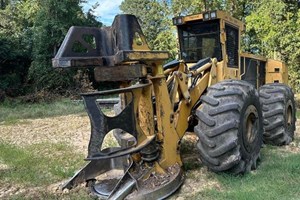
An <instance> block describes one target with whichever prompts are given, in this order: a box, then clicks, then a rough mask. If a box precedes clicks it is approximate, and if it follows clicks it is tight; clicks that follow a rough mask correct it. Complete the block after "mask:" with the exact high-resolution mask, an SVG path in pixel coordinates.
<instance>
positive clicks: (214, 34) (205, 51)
mask: <svg viewBox="0 0 300 200" xmlns="http://www.w3.org/2000/svg"><path fill="white" fill-rule="evenodd" d="M178 34H179V40H180V52H181V58H182V59H184V60H185V61H186V62H197V61H198V60H201V59H203V58H207V57H210V58H217V59H218V60H219V61H220V60H222V55H221V45H220V31H219V20H214V21H205V22H191V23H188V24H185V25H181V26H178Z"/></svg>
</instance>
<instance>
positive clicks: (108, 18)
mask: <svg viewBox="0 0 300 200" xmlns="http://www.w3.org/2000/svg"><path fill="white" fill-rule="evenodd" d="M122 1H123V0H88V1H87V3H85V4H83V10H84V11H87V10H88V9H89V8H91V7H92V6H93V5H95V3H97V2H98V3H99V6H98V7H97V9H96V10H95V15H96V16H97V18H98V19H99V21H101V22H102V23H103V24H104V25H107V26H110V25H111V24H112V22H113V20H114V17H115V16H116V15H117V14H119V13H121V11H120V9H119V6H120V5H121V2H122Z"/></svg>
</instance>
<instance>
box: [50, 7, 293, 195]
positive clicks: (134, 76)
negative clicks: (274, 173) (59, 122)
mask: <svg viewBox="0 0 300 200" xmlns="http://www.w3.org/2000/svg"><path fill="white" fill-rule="evenodd" d="M173 24H174V25H176V27H177V30H178V39H179V45H180V55H179V58H180V59H179V60H174V61H171V62H169V63H167V64H165V63H166V61H167V60H168V59H169V54H168V52H167V51H151V50H150V49H149V47H148V45H147V42H146V40H145V37H144V35H143V33H142V30H141V28H140V25H139V23H138V21H137V19H136V17H135V16H133V15H117V16H116V17H115V19H114V22H113V24H112V26H110V27H102V28H91V27H71V28H70V30H69V32H68V33H67V36H66V38H65V40H64V42H63V43H62V45H61V47H60V49H59V51H58V53H57V55H56V57H55V58H54V59H53V66H54V67H61V68H69V67H71V68H72V67H86V68H93V69H94V74H95V79H96V80H97V81H100V82H101V81H120V82H122V84H120V88H119V89H113V90H106V91H96V92H91V93H84V94H81V95H82V98H83V100H84V104H85V107H86V110H87V113H88V115H89V118H90V122H91V137H90V142H89V146H88V156H87V158H86V161H88V163H87V165H86V166H85V167H84V168H82V169H81V170H80V171H78V172H77V173H76V174H75V175H74V177H73V178H71V179H70V180H69V181H68V182H67V183H66V184H65V185H63V187H62V188H68V189H71V188H73V187H75V186H76V185H78V184H80V183H84V182H86V183H88V184H87V185H88V186H89V187H90V188H91V191H92V192H93V193H94V194H96V195H97V196H99V197H103V198H108V199H164V198H166V197H168V196H170V195H171V194H172V193H173V192H175V191H176V190H177V189H178V188H179V187H180V186H181V185H182V183H183V181H184V172H183V171H182V165H183V163H182V160H181V156H180V144H181V139H182V138H183V136H184V135H185V133H186V132H187V131H188V130H189V131H194V132H195V134H196V135H197V136H198V142H197V147H198V149H199V156H200V158H201V160H202V163H203V164H204V165H206V166H207V167H208V168H209V169H210V170H212V171H215V172H227V173H233V174H243V173H245V172H248V171H250V170H251V169H255V168H256V166H257V161H258V160H259V158H260V148H261V146H262V144H263V142H265V143H271V144H275V145H284V144H288V143H290V142H291V141H292V139H293V135H294V130H295V121H296V118H295V113H296V111H295V102H294V94H293V92H292V90H291V89H290V88H289V87H288V86H287V85H286V84H287V81H288V78H287V76H288V75H287V74H288V72H287V67H286V66H285V65H284V63H282V62H280V61H276V60H271V59H267V58H264V57H262V56H257V55H253V54H249V53H241V51H240V43H241V35H242V33H243V32H244V29H245V26H244V24H243V23H242V22H241V21H239V20H237V19H235V18H233V17H231V16H230V15H228V14H227V13H225V12H223V11H210V12H204V13H200V14H195V15H189V16H180V17H175V18H173ZM112 94H115V95H119V96H120V102H119V104H118V106H116V109H115V111H116V115H115V116H114V117H111V116H107V115H106V114H105V113H104V112H103V111H102V110H101V106H100V104H99V100H100V99H101V98H102V97H103V96H105V95H112ZM110 131H114V135H115V137H116V138H117V140H118V141H119V143H120V146H119V147H113V148H106V149H103V148H102V143H103V140H104V138H105V136H106V135H107V133H109V132H110Z"/></svg>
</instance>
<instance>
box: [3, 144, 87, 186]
mask: <svg viewBox="0 0 300 200" xmlns="http://www.w3.org/2000/svg"><path fill="white" fill-rule="evenodd" d="M0 152H1V154H0V163H1V164H4V165H6V166H7V167H5V168H4V169H3V170H0V180H1V181H4V182H9V183H15V184H21V185H24V186H47V185H49V184H51V183H55V182H58V181H61V180H63V179H65V178H68V177H71V176H72V175H73V174H74V172H75V171H76V170H78V169H79V168H80V167H81V166H83V164H84V161H83V158H84V156H83V155H80V154H78V153H74V149H72V148H71V147H68V146H67V145H66V144H63V143H60V144H51V143H40V144H36V145H31V146H29V147H26V148H20V147H17V146H14V145H11V144H6V143H0Z"/></svg>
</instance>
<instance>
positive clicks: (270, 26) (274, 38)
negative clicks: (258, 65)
mask: <svg viewBox="0 0 300 200" xmlns="http://www.w3.org/2000/svg"><path fill="white" fill-rule="evenodd" d="M297 6H298V2H297V1H284V0H263V1H260V2H259V3H256V4H254V7H255V8H254V9H253V12H252V13H251V14H250V15H249V16H247V17H246V22H247V32H248V33H251V34H250V38H255V39H254V40H252V41H250V42H248V45H249V46H250V48H249V49H250V50H251V48H252V47H256V49H257V51H256V53H260V54H263V55H265V56H267V57H268V58H273V59H281V60H283V61H285V62H286V63H287V65H288V67H289V75H290V84H291V85H292V86H293V87H294V89H295V90H296V91H299V89H300V85H299V80H300V75H299V73H298V72H299V70H300V59H299V57H300V50H299V49H300V33H299V29H300V11H299V10H298V7H297ZM270 8H272V9H270ZM254 52H255V51H254Z"/></svg>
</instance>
